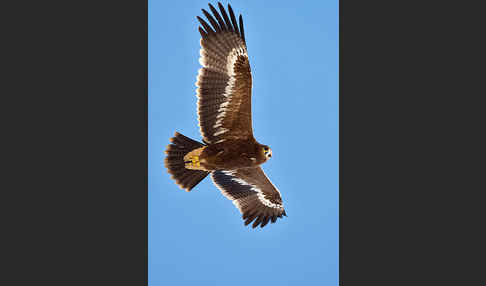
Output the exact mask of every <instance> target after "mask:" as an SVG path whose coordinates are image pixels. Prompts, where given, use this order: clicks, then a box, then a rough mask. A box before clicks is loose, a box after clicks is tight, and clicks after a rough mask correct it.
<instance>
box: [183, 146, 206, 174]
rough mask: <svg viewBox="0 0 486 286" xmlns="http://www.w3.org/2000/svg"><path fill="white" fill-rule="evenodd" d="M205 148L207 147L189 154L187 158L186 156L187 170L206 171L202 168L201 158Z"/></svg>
mask: <svg viewBox="0 0 486 286" xmlns="http://www.w3.org/2000/svg"><path fill="white" fill-rule="evenodd" d="M205 147H206V146H204V147H201V148H197V149H195V150H192V151H191V152H189V153H187V154H186V156H184V162H185V163H186V164H185V165H184V166H185V167H186V169H191V170H204V168H202V167H201V162H200V161H199V157H200V156H201V152H202V151H203V149H204V148H205Z"/></svg>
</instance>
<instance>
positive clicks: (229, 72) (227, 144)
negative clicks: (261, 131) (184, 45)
mask: <svg viewBox="0 0 486 286" xmlns="http://www.w3.org/2000/svg"><path fill="white" fill-rule="evenodd" d="M218 8H219V12H218V11H217V10H216V9H215V8H214V7H213V5H211V4H209V9H210V10H211V12H212V15H211V14H210V13H209V12H208V11H206V10H204V9H202V12H203V14H204V15H205V16H206V18H207V20H208V21H209V24H208V23H207V22H206V21H205V20H203V19H202V18H201V17H199V16H198V17H197V19H198V20H199V22H200V24H201V26H200V27H199V33H200V34H201V37H202V38H201V40H200V44H201V49H200V58H199V62H200V64H201V66H202V68H200V69H199V72H198V76H197V82H196V86H197V89H196V96H197V98H198V102H197V113H198V120H199V127H200V133H201V135H202V137H203V139H202V141H203V143H201V142H198V141H195V140H193V139H191V138H189V137H186V136H184V135H182V134H180V133H178V132H175V135H174V137H172V138H171V139H170V142H171V143H170V144H169V145H168V146H167V148H166V150H165V154H166V157H165V160H164V163H165V167H166V168H167V171H168V173H169V174H170V175H171V177H172V179H174V180H175V182H176V184H177V185H179V186H180V187H181V188H182V189H185V190H186V191H188V192H189V191H190V190H191V189H192V188H194V187H195V186H196V185H197V184H198V183H199V182H201V181H202V180H203V179H204V178H205V177H206V176H207V175H209V174H210V175H211V178H212V180H213V182H214V184H215V185H216V187H218V188H219V189H220V191H221V193H222V194H223V195H224V196H226V197H227V198H228V199H230V200H231V201H232V202H233V204H234V205H235V206H236V207H237V208H238V210H239V211H240V212H241V214H242V218H243V220H244V223H245V225H248V224H250V223H251V222H253V224H252V227H253V228H255V227H257V226H258V225H260V227H264V226H265V225H267V224H268V222H271V223H275V222H276V221H277V219H278V218H282V217H283V216H287V214H286V212H285V209H284V206H283V203H282V198H281V196H280V192H279V190H278V189H277V188H276V187H275V186H274V185H273V184H272V182H271V181H270V180H269V179H268V177H267V176H266V175H265V173H264V172H263V170H262V168H261V167H260V165H261V164H263V163H265V162H266V161H267V160H268V159H270V158H271V157H272V149H270V147H269V146H267V145H264V144H260V143H258V142H257V141H256V139H255V138H254V137H253V129H252V121H251V88H252V76H251V69H250V62H249V60H248V52H247V47H246V41H245V32H244V28H243V18H242V16H241V15H240V16H239V19H238V20H239V21H238V22H237V21H236V17H235V15H234V13H233V9H232V8H231V5H229V4H228V12H229V15H228V13H226V10H225V9H224V6H223V5H222V4H221V3H218Z"/></svg>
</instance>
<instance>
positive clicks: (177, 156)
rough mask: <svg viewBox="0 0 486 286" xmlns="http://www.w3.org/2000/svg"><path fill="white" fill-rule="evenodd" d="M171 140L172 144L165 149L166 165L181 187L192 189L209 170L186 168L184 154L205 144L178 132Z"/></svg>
mask: <svg viewBox="0 0 486 286" xmlns="http://www.w3.org/2000/svg"><path fill="white" fill-rule="evenodd" d="M170 142H171V144H169V145H168V146H167V149H166V150H165V154H167V157H165V167H166V168H167V171H168V172H169V174H171V175H172V179H174V180H175V181H176V184H177V185H179V187H181V188H183V189H186V190H187V191H190V190H191V189H192V188H194V187H195V186H196V185H197V184H199V182H201V181H202V180H203V179H204V178H205V177H206V176H207V175H208V174H209V172H207V171H201V170H189V169H186V168H185V166H184V165H185V164H184V156H185V155H186V154H187V153H189V152H191V151H192V150H194V149H197V148H200V147H202V146H204V144H202V143H199V142H197V141H194V140H192V139H191V138H189V137H186V136H184V135H182V134H180V133H178V132H176V133H175V134H174V137H172V138H170Z"/></svg>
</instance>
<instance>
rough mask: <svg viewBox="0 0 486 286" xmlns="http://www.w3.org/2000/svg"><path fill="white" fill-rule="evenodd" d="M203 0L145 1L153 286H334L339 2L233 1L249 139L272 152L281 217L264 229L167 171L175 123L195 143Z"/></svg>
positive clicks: (270, 170) (211, 190) (213, 193)
mask: <svg viewBox="0 0 486 286" xmlns="http://www.w3.org/2000/svg"><path fill="white" fill-rule="evenodd" d="M207 3H208V1H207V0H205V1H156V0H149V12H148V14H149V64H148V68H149V74H148V76H149V90H148V91H149V105H148V112H149V114H148V116H149V130H148V131H149V142H148V143H149V146H148V147H149V150H148V154H149V160H148V163H149V166H148V167H149V170H148V171H149V174H148V175H149V177H148V183H149V203H148V206H149V209H148V216H149V233H148V238H149V249H148V251H149V257H148V266H149V269H148V270H149V285H150V286H156V285H211V286H217V285H225V286H226V285H231V286H238V285H245V286H248V285H265V284H266V285H310V286H311V285H326V286H335V285H338V263H339V259H338V239H339V237H338V223H339V217H338V213H339V208H338V201H339V196H338V176H339V174H338V163H339V162H338V151H339V150H338V143H339V142H338V129H339V128H338V123H339V122H338V103H339V101H338V80H339V79H338V62H339V61H338V42H339V37H338V34H339V31H338V1H337V0H332V1H305V2H304V1H302V2H296V1H256V0H253V1H241V0H240V1H236V0H233V1H231V2H230V4H231V6H232V7H233V9H234V11H235V13H236V14H237V16H238V15H239V14H242V15H243V20H244V23H245V36H246V41H247V46H248V53H249V57H250V64H251V69H252V74H253V96H252V97H253V98H252V109H253V129H254V132H255V138H256V139H257V140H258V141H259V142H260V143H262V144H267V145H269V146H270V147H271V148H272V151H273V157H272V158H271V159H270V160H269V161H268V162H267V163H265V164H263V166H262V167H263V169H264V170H265V172H266V174H267V175H268V176H269V178H270V180H271V181H272V182H273V183H274V184H275V185H276V186H277V188H278V189H279V190H280V192H281V194H282V198H283V202H284V205H285V207H286V211H287V214H288V217H284V219H282V220H280V219H279V220H278V221H277V222H276V223H275V224H268V225H267V226H266V227H264V228H263V229H262V228H256V229H252V228H251V227H245V226H244V224H243V220H242V219H241V215H240V213H239V211H238V210H237V209H236V208H235V206H234V205H233V204H232V203H231V202H230V201H229V200H228V199H226V198H225V197H224V196H223V195H222V194H221V193H220V192H219V190H218V189H217V188H216V187H215V186H214V185H213V183H212V181H211V178H210V177H207V178H206V179H205V180H204V181H203V182H201V183H200V184H199V185H198V186H197V187H195V188H194V189H193V190H192V191H191V192H190V193H187V192H185V191H183V190H181V189H179V187H178V186H177V185H176V184H175V183H174V182H173V181H172V180H171V179H170V176H169V175H168V174H167V172H166V169H165V168H164V163H163V160H164V153H163V151H164V149H165V147H166V145H167V144H168V143H169V138H170V137H172V135H173V134H174V131H178V132H181V133H182V134H184V135H186V136H189V137H191V138H193V139H196V140H198V141H200V140H201V136H200V134H199V129H198V126H197V115H196V102H197V98H196V96H195V90H196V87H195V85H194V83H195V82H196V75H197V71H198V69H199V68H200V65H199V63H198V59H199V48H200V46H199V39H200V35H199V32H198V30H197V27H198V22H197V20H196V16H202V12H201V10H200V9H201V8H205V9H207ZM211 3H212V4H213V5H214V4H216V3H217V2H211ZM222 3H223V4H224V5H225V6H226V4H227V3H228V2H226V1H222Z"/></svg>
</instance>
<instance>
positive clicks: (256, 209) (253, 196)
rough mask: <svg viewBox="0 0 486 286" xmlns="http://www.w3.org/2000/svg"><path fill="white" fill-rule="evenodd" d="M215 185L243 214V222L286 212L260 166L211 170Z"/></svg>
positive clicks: (258, 221)
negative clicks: (231, 169)
mask: <svg viewBox="0 0 486 286" xmlns="http://www.w3.org/2000/svg"><path fill="white" fill-rule="evenodd" d="M211 177H212V178H213V181H214V183H215V184H216V186H217V187H218V188H219V189H220V190H221V192H222V193H223V195H224V196H226V197H227V198H228V199H230V200H232V201H233V204H235V206H236V207H237V208H238V209H239V210H240V212H241V213H242V214H243V219H244V220H245V225H248V224H249V223H251V222H252V221H253V220H254V219H256V220H255V222H254V223H253V225H252V226H253V227H254V228H255V227H256V226H258V225H259V224H261V227H264V226H265V225H266V224H267V223H268V222H269V221H271V222H272V223H274V222H275V221H276V220H277V218H279V217H280V218H281V217H282V215H285V216H287V214H286V213H285V210H284V207H283V203H282V198H281V197H280V192H279V191H278V190H277V188H275V186H274V185H273V184H272V182H270V180H269V179H268V178H267V176H266V175H265V173H264V172H263V170H262V168H260V167H256V168H245V169H238V170H234V171H213V172H212V173H211Z"/></svg>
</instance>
